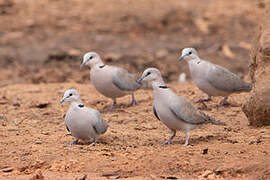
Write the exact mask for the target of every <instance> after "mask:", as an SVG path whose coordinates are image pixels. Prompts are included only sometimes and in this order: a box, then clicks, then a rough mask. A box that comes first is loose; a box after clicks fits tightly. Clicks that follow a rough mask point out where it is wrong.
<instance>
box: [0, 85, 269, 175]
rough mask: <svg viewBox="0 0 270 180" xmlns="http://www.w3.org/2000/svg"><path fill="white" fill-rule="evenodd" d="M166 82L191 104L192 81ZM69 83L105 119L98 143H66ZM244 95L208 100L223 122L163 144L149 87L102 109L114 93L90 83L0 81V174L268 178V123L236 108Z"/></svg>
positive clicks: (211, 111) (68, 139) (165, 134)
mask: <svg viewBox="0 0 270 180" xmlns="http://www.w3.org/2000/svg"><path fill="white" fill-rule="evenodd" d="M169 86H170V87H171V88H172V89H173V90H174V91H175V92H176V93H177V94H179V95H181V96H183V97H185V98H187V99H188V100H189V101H191V102H192V103H194V104H195V101H197V100H198V99H199V98H200V97H202V96H203V93H202V92H201V91H199V90H198V89H197V88H195V86H194V84H193V83H191V82H187V83H184V84H179V83H172V84H169ZM68 88H77V89H78V90H79V91H80V94H81V96H82V100H83V102H84V103H85V105H87V106H91V107H93V108H97V109H98V110H99V111H101V112H103V114H102V115H103V117H104V118H105V119H106V120H107V122H108V124H109V126H110V127H109V129H108V131H107V133H106V134H105V135H103V136H102V137H101V138H100V141H99V143H98V144H97V145H96V146H93V145H91V144H88V143H82V144H80V145H74V146H70V145H66V143H68V142H71V141H72V140H73V138H72V137H71V136H70V135H69V134H68V132H67V131H66V129H65V125H64V120H63V115H64V113H65V111H66V110H67V108H68V105H67V104H66V105H63V106H61V105H60V104H59V101H60V100H61V98H62V95H63V92H64V90H65V89H68ZM245 96H246V94H245V93H243V94H236V95H232V96H231V97H230V99H229V101H230V102H231V103H232V104H233V106H228V107H220V108H217V107H216V104H217V103H218V101H220V100H221V99H220V98H218V97H217V98H214V100H213V102H210V103H208V108H209V109H205V110H204V112H206V113H207V114H209V115H211V116H213V117H215V118H216V119H217V120H220V121H223V122H225V123H227V125H226V126H214V125H205V126H202V127H201V128H199V129H196V130H194V131H192V133H191V139H190V144H191V145H190V146H188V147H184V146H182V145H183V143H184V134H183V133H181V132H179V133H177V136H176V138H175V139H174V141H173V143H172V144H171V145H165V146H163V145H161V144H160V142H162V141H165V140H166V139H167V138H168V137H169V136H170V132H169V130H168V129H167V128H166V127H165V126H164V125H163V124H162V123H161V122H160V121H158V120H157V119H156V118H155V116H154V115H153V113H152V100H153V93H152V90H151V89H149V90H139V91H138V92H136V98H137V100H138V102H139V105H137V106H128V105H127V104H129V103H130V97H124V98H121V99H119V105H118V107H117V110H116V111H115V112H113V113H106V112H104V111H106V109H108V108H109V106H110V105H111V100H109V99H107V98H105V97H103V96H100V95H99V93H98V92H97V91H96V90H95V89H94V87H93V86H91V85H90V84H86V85H85V84H76V83H62V84H40V85H30V84H22V85H10V86H7V87H3V88H1V91H0V107H1V108H0V114H1V115H2V116H3V117H1V119H0V122H1V124H0V136H1V139H0V144H1V149H0V159H1V161H0V169H1V172H0V176H1V177H2V178H3V179H5V178H8V177H10V178H11V179H14V177H15V176H17V178H18V179H27V178H30V177H31V178H33V179H35V178H36V179H38V178H37V177H41V176H45V177H46V179H47V178H48V179H55V178H56V177H57V178H56V179H75V178H78V179H79V178H82V177H83V176H84V175H87V176H88V178H89V179H106V178H111V179H117V178H120V179H121V178H123V179H125V178H129V179H169V178H174V177H175V178H179V179H196V178H202V177H207V178H209V179H211V178H212V179H217V178H221V179H222V178H229V179H231V178H236V179H264V178H265V179H267V178H270V151H269V150H270V144H269V141H270V134H269V130H270V129H269V127H265V128H252V127H249V126H248V122H247V119H246V117H245V115H244V114H243V112H242V111H241V103H242V102H243V101H244V100H245ZM197 106H198V105H197ZM198 107H200V106H198ZM4 171H8V172H4ZM9 171H11V172H9ZM41 174H42V175H41ZM25 175H29V176H25ZM20 177H21V178H20Z"/></svg>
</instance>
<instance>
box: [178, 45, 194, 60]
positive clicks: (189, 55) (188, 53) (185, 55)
mask: <svg viewBox="0 0 270 180" xmlns="http://www.w3.org/2000/svg"><path fill="white" fill-rule="evenodd" d="M196 58H198V54H197V51H196V50H195V49H194V48H185V49H183V50H182V55H181V57H180V58H179V59H178V61H181V60H183V59H185V60H186V61H189V60H193V59H196Z"/></svg>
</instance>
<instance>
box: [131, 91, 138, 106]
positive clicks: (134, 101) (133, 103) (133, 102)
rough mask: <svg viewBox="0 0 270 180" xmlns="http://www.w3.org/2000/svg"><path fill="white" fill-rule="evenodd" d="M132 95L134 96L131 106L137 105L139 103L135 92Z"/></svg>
mask: <svg viewBox="0 0 270 180" xmlns="http://www.w3.org/2000/svg"><path fill="white" fill-rule="evenodd" d="M131 96H132V101H131V103H130V106H135V105H137V104H138V103H137V101H136V99H135V96H134V93H132V94H131Z"/></svg>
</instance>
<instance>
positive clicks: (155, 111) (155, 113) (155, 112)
mask: <svg viewBox="0 0 270 180" xmlns="http://www.w3.org/2000/svg"><path fill="white" fill-rule="evenodd" d="M153 112H154V115H155V116H156V118H157V119H158V120H160V119H159V117H158V114H157V110H156V108H155V106H154V105H153Z"/></svg>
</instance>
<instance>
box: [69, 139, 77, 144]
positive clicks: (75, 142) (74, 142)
mask: <svg viewBox="0 0 270 180" xmlns="http://www.w3.org/2000/svg"><path fill="white" fill-rule="evenodd" d="M78 141H79V140H78V139H75V140H74V141H72V142H70V143H67V144H68V145H75V144H78Z"/></svg>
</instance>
